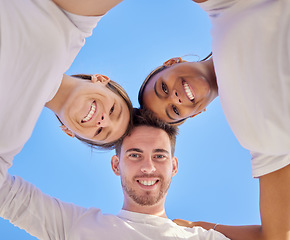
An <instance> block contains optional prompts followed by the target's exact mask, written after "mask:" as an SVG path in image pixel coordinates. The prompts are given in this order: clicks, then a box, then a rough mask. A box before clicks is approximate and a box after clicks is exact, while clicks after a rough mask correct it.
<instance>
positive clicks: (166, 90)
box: [161, 82, 168, 94]
mask: <svg viewBox="0 0 290 240" xmlns="http://www.w3.org/2000/svg"><path fill="white" fill-rule="evenodd" d="M161 88H162V91H163V92H164V93H166V94H168V87H167V85H166V84H165V83H164V82H162V83H161Z"/></svg>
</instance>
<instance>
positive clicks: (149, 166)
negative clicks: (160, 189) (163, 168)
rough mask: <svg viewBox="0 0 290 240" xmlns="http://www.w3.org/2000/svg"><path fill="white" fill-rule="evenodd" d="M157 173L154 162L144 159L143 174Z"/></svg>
mask: <svg viewBox="0 0 290 240" xmlns="http://www.w3.org/2000/svg"><path fill="white" fill-rule="evenodd" d="M155 171H156V168H155V166H154V162H153V161H152V159H151V158H149V159H144V162H143V164H142V167H141V172H143V173H153V172H155Z"/></svg>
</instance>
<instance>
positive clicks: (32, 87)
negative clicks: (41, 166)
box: [0, 0, 101, 177]
mask: <svg viewBox="0 0 290 240" xmlns="http://www.w3.org/2000/svg"><path fill="white" fill-rule="evenodd" d="M100 19H101V17H85V16H78V15H74V14H71V13H68V12H65V11H63V10H62V9H60V8H59V7H58V6H57V5H55V4H54V3H53V2H52V1H51V0H1V1H0V36H1V38H0V39H1V42H0V136H1V138H0V157H3V158H5V159H6V160H7V162H10V163H11V162H12V158H13V157H14V155H15V154H17V153H18V152H19V151H20V150H21V148H22V147H23V145H24V144H25V142H26V141H27V140H28V139H29V137H30V135H31V133H32V131H33V128H34V126H35V123H36V121H37V119H38V117H39V115H40V113H41V110H42V109H43V106H44V105H45V103H46V102H48V101H49V100H51V99H52V98H53V96H54V95H55V94H56V92H57V90H58V88H59V86H60V83H61V80H62V76H63V74H64V73H65V71H66V70H67V69H68V68H69V67H70V65H71V64H72V62H73V60H74V58H75V57H76V55H77V54H78V52H79V50H80V49H81V48H82V46H83V45H84V43H85V38H86V37H88V36H90V35H91V34H92V30H93V28H94V27H95V26H96V25H97V22H98V21H99V20H100ZM2 167H4V166H2ZM6 168H7V166H6ZM0 177H1V176H0Z"/></svg>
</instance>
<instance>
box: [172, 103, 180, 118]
mask: <svg viewBox="0 0 290 240" xmlns="http://www.w3.org/2000/svg"><path fill="white" fill-rule="evenodd" d="M172 110H173V112H174V113H175V114H176V115H178V116H179V115H180V113H179V111H178V109H177V107H176V106H174V105H172Z"/></svg>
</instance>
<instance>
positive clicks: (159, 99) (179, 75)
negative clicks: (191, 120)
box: [143, 62, 216, 123]
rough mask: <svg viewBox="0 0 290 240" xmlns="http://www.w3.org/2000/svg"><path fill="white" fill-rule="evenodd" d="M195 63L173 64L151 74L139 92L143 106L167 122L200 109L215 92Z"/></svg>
mask: <svg viewBox="0 0 290 240" xmlns="http://www.w3.org/2000/svg"><path fill="white" fill-rule="evenodd" d="M199 65H200V64H199V63H192V62H185V63H178V64H174V65H173V66H170V67H168V68H166V69H164V70H162V71H161V72H159V73H157V74H156V75H154V76H153V77H151V79H150V80H149V82H148V83H147V85H146V87H145V89H144V93H143V104H144V107H146V108H147V109H150V110H151V111H153V112H154V113H155V114H156V115H157V116H158V117H159V118H160V119H162V120H164V121H166V122H170V123H172V122H177V121H179V120H182V119H185V118H188V117H190V116H193V115H195V114H198V113H199V112H202V111H203V110H204V109H205V108H206V106H207V105H208V104H209V103H210V102H211V101H212V100H213V99H214V98H215V97H216V94H214V93H212V87H211V85H210V81H209V79H207V77H206V75H205V74H203V73H202V71H200V69H199V68H198V66H199Z"/></svg>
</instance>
